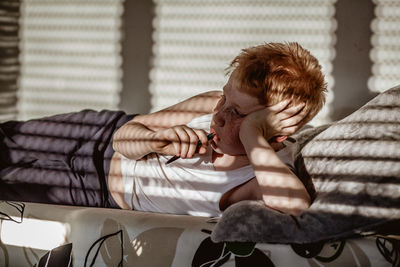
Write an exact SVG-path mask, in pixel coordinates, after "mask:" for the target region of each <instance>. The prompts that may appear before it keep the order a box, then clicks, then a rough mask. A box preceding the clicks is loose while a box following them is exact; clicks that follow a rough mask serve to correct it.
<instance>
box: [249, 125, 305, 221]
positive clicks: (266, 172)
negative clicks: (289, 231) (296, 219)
mask: <svg viewBox="0 0 400 267" xmlns="http://www.w3.org/2000/svg"><path fill="white" fill-rule="evenodd" d="M241 140H242V143H243V146H244V147H245V149H246V153H247V156H248V158H249V160H250V162H251V164H252V166H253V168H254V172H255V175H256V182H255V181H253V182H252V183H249V184H248V185H247V186H248V187H253V190H254V191H253V192H254V194H256V195H261V199H262V200H263V201H264V203H265V205H267V206H268V207H270V208H273V209H276V210H279V211H281V212H284V213H288V214H291V215H295V216H297V215H299V214H300V213H301V212H302V211H304V210H306V209H307V208H308V207H309V206H310V196H309V195H308V193H307V190H306V188H305V187H304V185H303V183H302V182H301V181H300V179H299V178H298V177H297V176H296V175H295V174H294V173H293V172H292V171H291V170H290V169H289V167H288V166H287V165H286V164H285V163H283V162H282V161H281V159H280V158H279V157H278V155H277V154H276V153H275V151H274V149H273V148H272V147H271V145H270V144H269V143H268V141H267V140H266V139H265V138H264V137H263V136H262V135H261V133H260V132H258V131H257V130H256V129H254V128H246V129H244V130H243V131H242V132H241ZM255 187H258V188H257V189H256V188H255Z"/></svg>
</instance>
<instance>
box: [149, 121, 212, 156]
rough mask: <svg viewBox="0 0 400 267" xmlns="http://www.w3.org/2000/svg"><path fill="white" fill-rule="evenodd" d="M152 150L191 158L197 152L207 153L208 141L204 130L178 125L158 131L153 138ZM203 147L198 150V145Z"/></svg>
mask: <svg viewBox="0 0 400 267" xmlns="http://www.w3.org/2000/svg"><path fill="white" fill-rule="evenodd" d="M152 140H153V142H152V149H153V150H154V152H157V153H160V154H165V155H173V156H179V157H181V158H191V157H193V155H194V154H195V153H196V152H197V153H200V154H204V153H206V150H207V148H206V147H207V145H208V140H207V133H206V132H205V131H204V130H197V129H192V128H190V127H188V126H186V125H177V126H173V127H171V128H167V129H162V130H158V131H156V132H154V133H153V136H152ZM199 141H200V142H201V143H202V146H201V147H200V148H199V149H197V143H198V142H199Z"/></svg>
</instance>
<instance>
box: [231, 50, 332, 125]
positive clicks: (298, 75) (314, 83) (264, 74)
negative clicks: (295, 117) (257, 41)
mask: <svg viewBox="0 0 400 267" xmlns="http://www.w3.org/2000/svg"><path fill="white" fill-rule="evenodd" d="M227 71H228V72H227V74H231V73H232V72H233V71H235V75H236V79H237V81H238V82H239V84H240V88H239V90H240V91H241V92H244V93H246V94H248V95H251V96H254V97H256V98H258V100H259V102H260V104H263V105H273V104H276V103H278V102H280V101H282V100H284V99H287V98H289V99H292V103H291V105H294V104H296V103H300V102H305V103H306V106H305V108H306V109H307V110H308V115H307V116H306V118H305V119H304V121H305V122H308V121H310V120H311V119H312V118H313V117H314V116H315V115H316V114H317V113H318V111H320V110H321V108H322V106H323V105H324V103H325V93H326V92H327V89H326V83H325V80H324V75H323V74H322V72H321V66H320V65H319V63H318V60H317V59H316V58H315V57H314V56H312V55H311V54H310V52H309V51H308V50H306V49H304V48H303V47H301V46H300V45H299V44H298V43H268V44H264V45H259V46H254V47H250V48H247V49H243V50H242V52H241V53H240V54H239V55H238V56H237V57H235V58H234V59H233V61H232V62H231V64H230V66H229V67H228V69H227Z"/></svg>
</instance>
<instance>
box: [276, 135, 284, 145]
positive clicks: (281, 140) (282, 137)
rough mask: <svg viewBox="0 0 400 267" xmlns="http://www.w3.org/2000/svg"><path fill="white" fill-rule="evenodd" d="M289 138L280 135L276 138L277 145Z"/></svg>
mask: <svg viewBox="0 0 400 267" xmlns="http://www.w3.org/2000/svg"><path fill="white" fill-rule="evenodd" d="M286 138H287V135H279V136H275V137H274V139H275V140H274V141H275V142H277V143H282V142H283V141H285V140H286Z"/></svg>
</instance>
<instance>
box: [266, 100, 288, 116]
mask: <svg viewBox="0 0 400 267" xmlns="http://www.w3.org/2000/svg"><path fill="white" fill-rule="evenodd" d="M290 101H291V100H290V99H285V100H282V101H281V102H278V103H277V104H275V105H272V106H267V108H268V109H269V110H271V111H274V112H276V113H279V112H281V111H282V110H284V109H285V108H286V107H287V106H288V105H289V103H290Z"/></svg>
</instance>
